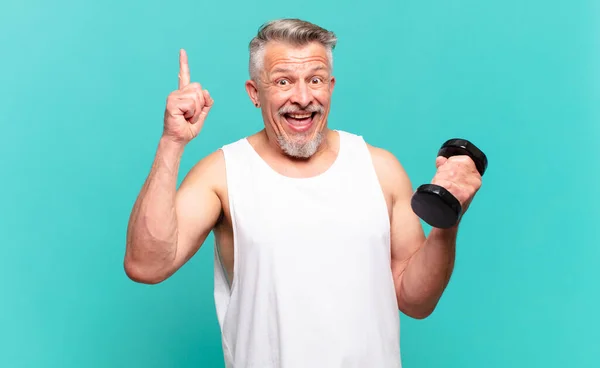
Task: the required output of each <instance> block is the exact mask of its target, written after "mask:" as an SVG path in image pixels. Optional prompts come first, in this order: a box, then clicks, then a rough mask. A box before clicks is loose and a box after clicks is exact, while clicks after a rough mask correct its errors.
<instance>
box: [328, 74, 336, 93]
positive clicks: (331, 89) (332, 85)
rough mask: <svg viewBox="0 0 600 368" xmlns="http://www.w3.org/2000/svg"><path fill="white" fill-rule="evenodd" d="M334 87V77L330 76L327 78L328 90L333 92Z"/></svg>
mask: <svg viewBox="0 0 600 368" xmlns="http://www.w3.org/2000/svg"><path fill="white" fill-rule="evenodd" d="M334 88H335V77H334V76H331V78H329V92H330V93H333V89H334Z"/></svg>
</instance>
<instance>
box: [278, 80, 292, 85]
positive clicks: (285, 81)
mask: <svg viewBox="0 0 600 368" xmlns="http://www.w3.org/2000/svg"><path fill="white" fill-rule="evenodd" d="M288 83H289V82H288V80H287V79H280V80H278V81H277V84H278V85H280V86H287V85H288Z"/></svg>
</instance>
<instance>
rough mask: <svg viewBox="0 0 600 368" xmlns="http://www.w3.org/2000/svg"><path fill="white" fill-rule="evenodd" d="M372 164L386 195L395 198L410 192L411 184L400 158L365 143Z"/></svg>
mask: <svg viewBox="0 0 600 368" xmlns="http://www.w3.org/2000/svg"><path fill="white" fill-rule="evenodd" d="M367 147H368V149H369V152H370V153H371V159H372V160H373V166H374V168H375V172H376V173H377V177H378V179H379V182H380V183H381V186H382V189H383V191H384V193H385V194H386V196H390V197H391V198H392V199H397V197H398V196H404V195H406V194H407V193H412V184H411V182H410V179H409V177H408V174H407V173H406V170H405V169H404V167H403V166H402V164H401V163H400V160H399V159H398V158H397V157H396V156H395V155H394V154H393V153H391V152H390V151H388V150H386V149H384V148H381V147H376V146H373V145H371V144H368V143H367Z"/></svg>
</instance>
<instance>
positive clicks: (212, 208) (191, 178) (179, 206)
mask: <svg viewBox="0 0 600 368" xmlns="http://www.w3.org/2000/svg"><path fill="white" fill-rule="evenodd" d="M218 155H219V153H218V152H216V153H213V154H212V155H210V156H208V157H206V158H205V159H203V161H201V162H199V163H198V164H197V165H196V166H195V167H193V168H192V170H190V172H189V173H188V175H187V176H186V177H185V178H184V180H183V181H182V183H181V185H180V187H179V189H178V190H177V194H176V198H175V211H176V216H177V253H176V256H175V267H176V268H178V267H181V265H183V264H184V263H185V262H186V261H188V260H189V259H190V258H191V257H192V256H193V255H194V254H195V253H196V252H197V251H198V249H200V247H201V246H202V244H203V243H204V241H205V240H206V238H207V236H208V234H209V233H210V232H211V231H212V229H213V228H214V226H215V224H216V223H217V221H218V219H219V217H220V215H221V209H222V205H221V200H220V198H219V196H218V194H217V191H216V186H217V183H218V182H219V180H221V178H220V175H221V172H220V170H219V166H220V165H219V164H220V162H219V159H220V157H219V156H218Z"/></svg>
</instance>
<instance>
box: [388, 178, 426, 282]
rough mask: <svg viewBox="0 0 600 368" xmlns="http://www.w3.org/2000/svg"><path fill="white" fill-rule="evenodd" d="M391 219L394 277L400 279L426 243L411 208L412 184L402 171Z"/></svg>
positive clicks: (419, 224) (421, 227) (398, 179)
mask: <svg viewBox="0 0 600 368" xmlns="http://www.w3.org/2000/svg"><path fill="white" fill-rule="evenodd" d="M396 181H397V183H398V184H397V186H396V192H395V194H394V200H393V207H392V218H391V254H392V267H393V272H394V276H395V277H396V278H398V277H400V276H401V274H402V273H403V272H404V269H405V268H406V265H407V264H408V261H409V260H410V258H411V257H412V255H413V254H415V253H416V252H417V251H418V250H419V248H420V247H421V246H422V245H423V244H424V243H425V233H424V231H423V226H422V225H421V221H420V220H419V217H418V216H417V215H415V213H414V212H413V210H412V207H411V204H410V202H411V198H412V194H413V190H412V185H411V182H410V180H409V178H408V176H407V175H406V173H405V172H404V171H403V170H402V172H401V173H399V174H398V178H397V180H396Z"/></svg>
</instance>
